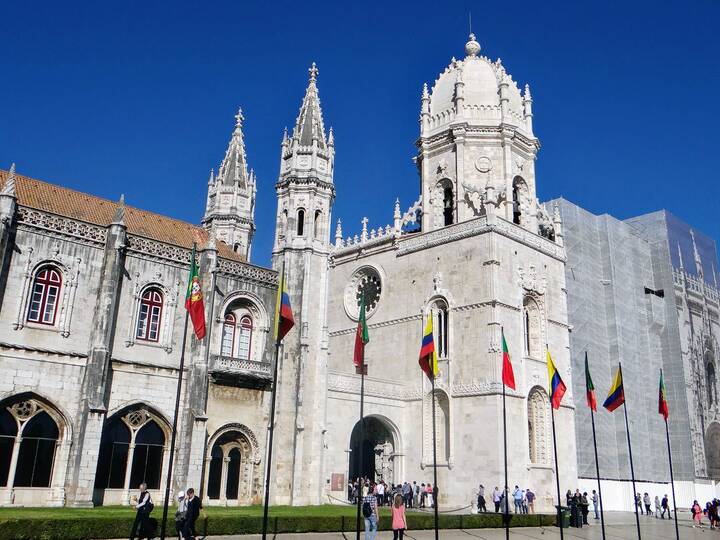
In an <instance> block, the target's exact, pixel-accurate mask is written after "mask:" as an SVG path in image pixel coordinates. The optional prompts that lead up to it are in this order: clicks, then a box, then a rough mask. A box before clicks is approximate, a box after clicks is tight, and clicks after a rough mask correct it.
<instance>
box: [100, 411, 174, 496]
mask: <svg viewBox="0 0 720 540" xmlns="http://www.w3.org/2000/svg"><path fill="white" fill-rule="evenodd" d="M164 453H165V431H164V430H163V428H162V427H161V426H160V424H159V420H158V418H157V417H155V416H154V415H153V414H151V413H150V412H148V411H147V410H145V409H132V410H130V411H128V412H125V413H123V414H118V415H115V416H114V417H113V418H111V419H110V420H109V421H108V422H107V423H106V424H105V427H104V428H103V434H102V438H101V440H100V455H99V457H98V464H97V474H96V475H95V487H96V488H98V489H120V488H122V489H125V490H127V489H130V488H131V487H137V486H138V485H139V484H140V483H142V482H145V483H146V484H147V486H148V488H149V489H160V479H161V471H162V464H163V458H164ZM128 469H129V474H128Z"/></svg>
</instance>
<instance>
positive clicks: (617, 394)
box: [603, 366, 625, 412]
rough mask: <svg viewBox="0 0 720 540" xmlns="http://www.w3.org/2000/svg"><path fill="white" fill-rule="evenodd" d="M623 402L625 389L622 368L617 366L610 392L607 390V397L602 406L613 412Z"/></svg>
mask: <svg viewBox="0 0 720 540" xmlns="http://www.w3.org/2000/svg"><path fill="white" fill-rule="evenodd" d="M623 403H625V390H624V389H623V379H622V370H621V369H620V366H618V368H617V371H615V376H614V377H613V383H612V386H611V387H610V392H608V397H607V399H606V400H605V403H603V407H605V408H606V409H607V410H608V411H610V412H613V411H614V410H615V409H617V408H618V407H619V406H620V405H622V404H623Z"/></svg>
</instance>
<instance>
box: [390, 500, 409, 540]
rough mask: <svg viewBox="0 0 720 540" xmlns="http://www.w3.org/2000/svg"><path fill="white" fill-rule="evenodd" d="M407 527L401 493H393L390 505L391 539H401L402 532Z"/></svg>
mask: <svg viewBox="0 0 720 540" xmlns="http://www.w3.org/2000/svg"><path fill="white" fill-rule="evenodd" d="M405 529H407V521H406V520H405V503H404V502H403V498H402V495H400V494H399V493H398V494H397V495H395V500H394V501H393V507H392V530H393V540H398V539H399V540H402V539H403V534H405Z"/></svg>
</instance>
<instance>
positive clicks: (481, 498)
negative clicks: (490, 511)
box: [477, 484, 487, 514]
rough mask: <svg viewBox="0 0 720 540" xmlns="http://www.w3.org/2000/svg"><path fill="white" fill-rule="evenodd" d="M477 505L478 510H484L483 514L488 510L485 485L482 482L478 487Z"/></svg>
mask: <svg viewBox="0 0 720 540" xmlns="http://www.w3.org/2000/svg"><path fill="white" fill-rule="evenodd" d="M477 505H478V512H482V513H483V514H484V513H485V512H487V508H486V507H485V486H483V485H482V484H480V487H479V488H478V498H477Z"/></svg>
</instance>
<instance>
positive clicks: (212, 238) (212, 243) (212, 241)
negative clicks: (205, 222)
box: [206, 221, 217, 250]
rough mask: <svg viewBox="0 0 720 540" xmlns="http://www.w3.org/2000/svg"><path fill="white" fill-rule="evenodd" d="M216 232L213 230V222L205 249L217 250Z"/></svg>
mask: <svg viewBox="0 0 720 540" xmlns="http://www.w3.org/2000/svg"><path fill="white" fill-rule="evenodd" d="M216 238H217V230H216V229H215V222H214V221H213V223H212V225H210V234H208V242H207V246H206V249H214V250H217V242H216Z"/></svg>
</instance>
